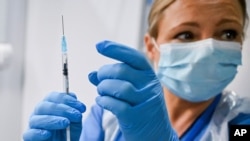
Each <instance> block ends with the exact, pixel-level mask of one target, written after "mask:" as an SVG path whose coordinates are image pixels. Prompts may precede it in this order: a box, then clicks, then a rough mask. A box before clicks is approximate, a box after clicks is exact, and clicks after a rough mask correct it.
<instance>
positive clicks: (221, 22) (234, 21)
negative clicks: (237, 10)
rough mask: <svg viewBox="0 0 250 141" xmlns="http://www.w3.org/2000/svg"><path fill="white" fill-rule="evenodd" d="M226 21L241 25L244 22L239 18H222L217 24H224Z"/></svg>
mask: <svg viewBox="0 0 250 141" xmlns="http://www.w3.org/2000/svg"><path fill="white" fill-rule="evenodd" d="M224 23H236V24H238V25H240V26H243V25H242V23H240V22H239V21H238V20H235V19H226V18H225V19H222V20H221V21H220V22H218V23H217V24H216V26H218V25H222V24H224Z"/></svg>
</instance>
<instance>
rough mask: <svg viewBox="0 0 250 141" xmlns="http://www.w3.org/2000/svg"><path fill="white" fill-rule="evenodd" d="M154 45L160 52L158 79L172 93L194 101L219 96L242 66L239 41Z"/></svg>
mask: <svg viewBox="0 0 250 141" xmlns="http://www.w3.org/2000/svg"><path fill="white" fill-rule="evenodd" d="M153 42H154V43H155V41H154V40H153ZM155 46H156V47H157V48H158V49H159V51H160V60H159V64H158V69H157V76H158V78H159V79H160V81H161V82H162V84H163V85H164V86H165V87H167V88H168V89H169V90H170V91H171V92H172V93H174V94H175V95H177V96H179V97H180V98H182V99H185V100H188V101H191V102H201V101H205V100H208V99H210V98H212V97H214V96H216V95H218V94H220V93H221V92H222V91H223V89H224V88H225V87H226V86H227V85H228V84H229V83H230V82H231V81H232V80H233V79H234V77H235V75H236V73H237V66H238V65H241V45H240V44H239V43H237V42H228V41H218V40H215V39H211V38H210V39H206V40H201V41H197V42H192V43H170V44H162V45H160V47H158V46H157V45H156V43H155Z"/></svg>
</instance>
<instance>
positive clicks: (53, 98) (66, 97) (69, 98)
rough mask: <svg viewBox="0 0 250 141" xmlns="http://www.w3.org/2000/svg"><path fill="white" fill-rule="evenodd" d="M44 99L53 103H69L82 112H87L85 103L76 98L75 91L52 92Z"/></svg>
mask: <svg viewBox="0 0 250 141" xmlns="http://www.w3.org/2000/svg"><path fill="white" fill-rule="evenodd" d="M44 100H45V101H49V102H53V103H58V104H60V103H62V104H65V105H68V106H70V107H72V108H75V109H77V110H78V111H80V112H81V113H83V112H85V110H86V107H85V105H84V104H83V103H81V102H80V101H78V100H77V99H76V96H75V94H73V93H70V94H66V93H58V92H52V93H50V94H49V95H48V96H46V97H45V99H44Z"/></svg>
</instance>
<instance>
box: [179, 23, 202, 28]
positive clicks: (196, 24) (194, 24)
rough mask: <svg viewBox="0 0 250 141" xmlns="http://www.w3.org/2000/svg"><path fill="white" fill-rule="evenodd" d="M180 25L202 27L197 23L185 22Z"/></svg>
mask: <svg viewBox="0 0 250 141" xmlns="http://www.w3.org/2000/svg"><path fill="white" fill-rule="evenodd" d="M180 25H188V26H195V27H200V25H199V24H198V23H196V22H184V23H181V24H179V25H178V26H180Z"/></svg>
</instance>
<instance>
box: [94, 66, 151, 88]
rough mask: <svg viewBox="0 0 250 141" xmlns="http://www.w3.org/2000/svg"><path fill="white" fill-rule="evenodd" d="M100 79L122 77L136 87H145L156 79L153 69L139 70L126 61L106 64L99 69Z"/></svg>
mask: <svg viewBox="0 0 250 141" xmlns="http://www.w3.org/2000/svg"><path fill="white" fill-rule="evenodd" d="M97 77H98V80H99V81H102V80H104V79H120V80H125V81H128V82H130V83H132V84H133V85H134V86H135V87H136V88H138V89H140V88H142V87H145V85H146V84H147V83H149V82H150V81H152V80H154V79H156V75H154V72H153V70H137V69H134V68H132V67H131V66H129V65H127V64H125V63H117V64H112V65H104V66H103V67H101V68H100V69H99V70H98V73H97Z"/></svg>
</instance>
